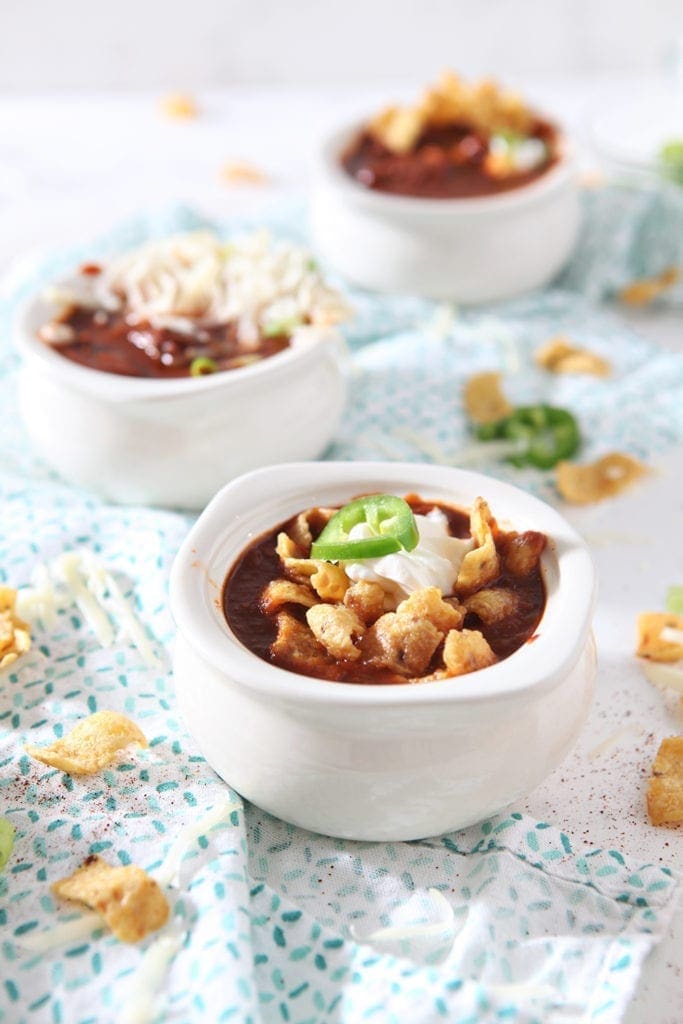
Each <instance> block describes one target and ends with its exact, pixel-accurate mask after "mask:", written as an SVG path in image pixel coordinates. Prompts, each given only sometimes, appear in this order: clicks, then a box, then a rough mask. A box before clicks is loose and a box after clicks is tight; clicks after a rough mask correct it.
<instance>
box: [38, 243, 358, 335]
mask: <svg viewBox="0 0 683 1024" xmlns="http://www.w3.org/2000/svg"><path fill="white" fill-rule="evenodd" d="M46 298H47V299H48V300H49V301H51V302H52V303H54V304H56V305H57V306H58V307H59V309H60V312H63V311H64V310H66V309H68V308H71V307H72V306H74V305H80V306H84V307H86V308H90V309H93V308H94V309H97V308H99V309H103V310H108V311H114V310H120V311H123V312H124V313H125V315H126V319H127V320H128V322H129V323H131V324H135V323H141V322H146V323H150V324H152V326H153V327H157V328H169V329H171V330H176V331H180V332H182V333H189V334H191V333H194V332H196V331H197V330H198V329H201V328H207V327H214V326H217V325H220V324H227V323H234V324H235V325H236V327H237V334H238V337H239V340H240V342H241V343H242V344H244V345H248V344H249V343H250V342H253V343H254V344H258V340H259V336H260V334H261V333H266V334H269V333H270V334H279V333H287V334H292V333H294V332H296V330H297V328H299V327H301V326H303V325H304V324H313V325H315V326H327V325H329V324H333V323H339V322H340V321H342V320H345V319H346V318H347V317H348V315H349V309H348V306H347V305H346V303H345V302H344V300H343V299H342V297H341V295H340V294H339V293H338V292H337V291H335V290H334V289H332V288H330V287H329V286H328V285H327V284H325V282H324V280H323V278H322V276H321V274H320V271H319V270H318V268H317V267H316V265H315V263H314V261H313V260H312V258H311V254H310V253H309V252H308V251H307V250H306V249H304V248H302V247H300V246H296V245H292V244H291V243H289V242H284V241H274V240H273V239H271V237H270V236H269V234H268V233H267V232H265V231H260V232H256V233H255V234H252V235H250V236H247V237H245V238H241V239H237V240H235V241H233V242H230V243H227V244H226V243H225V242H223V241H221V239H219V238H218V237H217V236H216V235H214V234H212V233H211V232H210V231H197V232H193V233H189V234H184V235H175V236H173V237H171V238H165V239H163V240H161V241H155V242H148V243H147V244H146V245H143V246H140V247H139V248H137V249H133V250H131V251H130V252H128V253H126V254H125V255H123V256H120V257H119V258H118V259H115V260H112V261H111V262H110V263H109V264H107V265H105V266H103V268H102V271H101V273H99V274H93V275H80V277H79V278H77V279H76V280H75V281H74V283H73V287H61V288H52V289H51V290H50V291H49V292H48V293H46Z"/></svg>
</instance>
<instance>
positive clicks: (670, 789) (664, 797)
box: [647, 736, 683, 825]
mask: <svg viewBox="0 0 683 1024" xmlns="http://www.w3.org/2000/svg"><path fill="white" fill-rule="evenodd" d="M647 811H648V814H649V815H650V821H651V822H652V824H653V825H668V824H673V823H674V822H678V821H683V736H669V737H667V739H665V740H662V742H661V744H660V747H659V750H658V751H657V756H656V758H655V760H654V764H653V765H652V777H651V778H650V782H649V784H648V787H647Z"/></svg>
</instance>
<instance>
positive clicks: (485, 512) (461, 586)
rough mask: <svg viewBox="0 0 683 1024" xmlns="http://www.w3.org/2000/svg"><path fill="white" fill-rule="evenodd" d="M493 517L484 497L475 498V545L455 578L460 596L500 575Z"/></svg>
mask: <svg viewBox="0 0 683 1024" xmlns="http://www.w3.org/2000/svg"><path fill="white" fill-rule="evenodd" d="M494 525H495V520H494V518H493V516H492V515H491V509H490V508H489V507H488V505H487V504H486V502H485V501H484V499H483V498H477V499H476V500H475V502H474V505H473V506H472V511H471V513H470V533H471V534H472V537H473V539H474V543H475V545H476V546H475V547H474V549H473V550H472V551H468V552H467V554H466V555H465V557H464V558H463V560H462V563H461V565H460V572H459V573H458V578H457V580H456V582H455V589H456V592H457V593H458V595H459V596H462V595H467V594H471V593H472V592H473V591H475V590H478V589H479V588H480V587H483V586H485V585H486V584H487V583H490V582H491V581H492V580H494V579H495V578H496V576H498V575H500V558H499V556H498V552H497V550H496V543H495V540H494V537H493V527H494Z"/></svg>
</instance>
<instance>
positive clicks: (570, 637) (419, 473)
mask: <svg viewBox="0 0 683 1024" xmlns="http://www.w3.org/2000/svg"><path fill="white" fill-rule="evenodd" d="M373 480H375V481H376V482H378V481H382V486H385V483H386V482H389V483H394V484H395V487H396V491H397V492H398V493H401V492H403V493H409V492H410V491H411V490H412V491H417V492H418V493H422V494H423V496H424V497H425V498H426V499H427V500H429V497H430V494H429V487H430V486H431V487H433V488H434V489H435V490H444V488H448V489H453V491H454V492H457V491H458V490H460V491H465V492H466V493H467V494H468V495H469V496H470V497H469V499H468V500H469V502H470V503H471V502H472V501H473V500H474V498H475V497H476V496H477V495H478V494H482V495H483V496H484V497H485V498H486V499H487V500H489V501H490V503H491V507H492V510H493V514H494V515H497V516H498V518H499V519H501V520H504V521H508V520H512V524H513V525H514V519H515V516H518V517H521V518H525V517H526V518H528V519H530V520H531V521H534V522H538V529H540V530H541V531H542V532H544V533H546V534H547V535H548V536H549V539H550V547H551V548H552V551H547V552H546V554H545V555H544V566H545V567H546V569H547V567H548V566H551V568H552V566H553V565H556V567H557V572H558V574H559V577H560V578H561V580H562V581H564V583H565V585H564V587H560V586H558V587H557V589H556V591H555V592H553V593H547V594H546V607H545V610H544V613H543V616H542V618H541V622H540V623H539V629H538V630H537V633H536V634H535V635H534V640H533V642H529V641H528V642H527V643H526V644H524V645H523V646H522V647H521V648H520V649H519V650H517V651H516V652H515V653H514V654H512V655H511V656H510V657H508V658H506V659H504V660H503V661H500V662H498V663H496V664H495V665H493V666H491V667H489V668H486V669H481V670H479V671H477V672H473V673H469V674H468V675H464V676H458V677H453V678H447V679H441V680H436V681H432V682H426V683H416V684H414V685H398V684H397V685H382V684H363V685H360V684H351V683H345V682H335V681H330V680H320V679H317V678H314V677H310V676H304V675H300V674H298V673H296V672H292V671H289V670H287V669H283V668H280V667H278V666H276V665H271V664H269V663H268V662H266V661H264V660H262V659H261V658H259V657H258V656H257V655H256V654H254V653H253V652H252V651H250V650H249V649H248V648H246V647H245V646H244V645H243V644H242V643H241V641H239V640H238V639H237V638H236V636H235V635H234V634H233V633H232V631H231V630H230V628H229V626H228V625H227V623H226V622H225V620H224V618H223V616H222V593H223V585H224V580H222V581H221V586H220V593H221V602H220V608H221V612H220V617H221V620H222V621H221V623H220V625H219V622H218V616H217V615H214V616H213V617H212V615H211V614H210V612H209V603H210V602H211V603H212V604H213V606H214V608H215V607H217V604H216V595H215V591H214V593H213V594H209V593H208V589H207V586H208V585H207V582H206V578H207V576H208V566H209V565H210V562H211V552H212V551H214V552H215V550H216V548H217V546H218V544H219V542H220V538H221V536H223V537H224V536H225V534H226V530H227V528H228V527H226V524H228V523H229V521H230V517H231V515H232V516H233V518H234V521H235V522H236V523H238V524H239V526H240V528H241V529H243V530H244V533H243V534H242V538H243V539H242V542H241V544H239V546H238V545H234V550H232V549H231V552H230V559H229V567H232V566H233V565H234V563H235V560H236V559H237V558H238V557H239V555H240V554H241V552H243V551H244V550H245V548H246V547H247V546H248V544H249V543H251V541H252V540H253V539H254V537H255V536H258V535H261V534H262V533H263V532H265V531H264V530H261V529H259V530H257V531H254V532H252V533H251V534H249V529H248V524H249V507H248V505H249V500H251V501H252V503H256V504H255V507H256V508H258V507H259V506H258V503H259V502H260V503H261V505H260V507H261V508H263V504H264V502H266V503H267V496H268V494H278V495H282V494H283V493H285V492H286V491H288V489H289V491H291V504H292V508H291V512H290V513H289V514H290V515H294V514H296V512H297V511H300V510H301V509H303V508H305V507H307V505H311V504H315V502H316V496H315V492H316V487H318V488H321V487H326V486H332V487H334V488H336V487H337V486H338V487H339V489H340V490H345V491H347V492H348V494H349V498H350V497H351V496H352V495H353V494H357V493H362V491H363V489H364V488H367V487H368V486H372V481H373ZM375 486H377V483H375ZM306 495H307V496H308V498H307V497H306ZM250 496H251V497H250ZM288 500H289V499H288ZM453 500H454V503H455V504H462V503H463V502H462V500H457V499H456V498H455V496H454V499H453ZM284 518H285V517H282V518H280V517H278V521H279V522H281V521H283V519H284ZM276 525H277V523H273V524H272V527H271V528H273V527H274V526H276ZM527 528H529V527H527ZM198 568H205V569H206V572H203V573H200V572H197V569H198ZM192 570H194V572H193V571H192ZM214 586H216V585H215V584H214ZM595 592H596V574H595V568H594V565H593V561H592V558H591V556H590V553H589V551H588V547H587V545H586V544H585V542H584V541H583V540H582V538H581V537H580V536H579V534H578V533H577V532H576V531H575V530H574V528H573V527H572V526H570V524H569V523H568V522H567V521H566V520H565V519H564V517H563V516H562V515H561V514H560V513H559V512H557V511H556V510H555V509H554V508H552V507H551V506H550V505H547V504H546V503H545V502H543V501H541V500H540V499H539V498H536V497H535V496H533V495H531V494H530V493H529V492H526V491H523V490H520V489H519V488H517V487H515V486H514V485H512V484H508V483H505V482H503V481H500V480H497V479H495V478H494V477H488V476H486V475H484V474H482V473H475V472H473V471H471V470H463V469H460V468H457V467H446V466H439V465H435V464H431V463H402V462H314V463H284V464H279V465H275V466H267V467H264V468H261V469H257V470H254V471H252V472H250V473H246V474H244V475H243V476H241V477H238V478H237V479H235V480H233V481H232V482H230V483H228V484H227V485H226V486H225V487H223V488H222V490H220V491H219V492H218V493H217V494H216V495H215V496H214V498H213V499H212V500H211V502H210V503H209V504H208V505H207V507H206V508H205V510H204V511H203V512H202V514H201V515H200V517H199V519H198V520H197V521H196V522H195V524H194V525H193V526H192V528H191V530H190V532H189V533H188V535H187V537H186V538H185V540H184V541H183V543H182V545H181V547H180V549H179V551H178V553H177V555H176V558H175V560H174V563H173V566H172V569H171V575H170V606H171V612H172V615H173V618H174V620H175V623H176V626H177V628H178V631H179V633H180V634H182V636H183V637H184V639H185V640H186V641H187V642H188V643H189V644H190V646H191V647H192V648H194V650H195V651H196V652H197V653H199V655H200V656H201V658H202V659H203V660H205V661H206V662H208V663H209V664H210V665H212V666H213V667H214V669H216V670H218V672H219V673H221V674H223V675H224V676H225V680H226V684H227V683H228V682H232V684H233V685H237V686H239V687H241V688H244V689H247V690H250V691H252V692H254V693H255V694H259V695H261V696H262V697H268V698H269V699H275V700H281V701H282V700H285V701H289V702H295V703H298V704H304V705H310V706H319V705H334V706H337V707H375V706H384V707H386V706H392V707H406V706H418V705H431V704H434V703H437V704H439V703H442V704H443V703H448V704H451V703H457V704H460V703H462V704H472V703H474V704H476V703H482V702H483V703H486V702H488V703H491V702H493V701H495V702H504V701H505V700H506V699H508V700H509V699H515V698H520V697H522V698H524V697H525V696H526V697H530V696H531V695H532V694H539V693H541V692H544V691H545V690H547V689H550V688H552V687H553V686H554V685H555V684H556V683H557V682H559V681H560V680H561V679H563V678H565V676H566V674H567V672H568V671H569V670H570V669H571V667H572V666H573V664H574V663H575V662H576V660H577V659H578V657H579V656H580V654H581V651H582V650H583V647H584V646H585V643H586V642H587V639H588V634H589V632H590V623H591V617H592V613H593V608H594V603H595ZM541 626H543V629H541V628H540V627H541ZM226 639H227V641H228V642H227V643H226Z"/></svg>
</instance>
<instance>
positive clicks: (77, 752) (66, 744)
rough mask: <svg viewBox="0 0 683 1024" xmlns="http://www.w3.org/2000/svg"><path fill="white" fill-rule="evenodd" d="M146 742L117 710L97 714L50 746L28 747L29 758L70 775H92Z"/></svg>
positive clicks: (137, 730) (132, 724) (138, 731)
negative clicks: (118, 755) (131, 747)
mask: <svg viewBox="0 0 683 1024" xmlns="http://www.w3.org/2000/svg"><path fill="white" fill-rule="evenodd" d="M132 743H136V744H137V745H138V746H140V747H146V746H147V740H146V739H145V737H144V735H143V734H142V732H140V730H139V729H138V727H137V725H135V723H134V722H131V720H130V719H129V718H126V716H125V715H120V714H119V713H118V712H117V711H96V712H95V714H94V715H89V717H88V718H83V719H81V721H80V722H79V723H78V724H77V725H76V726H75V727H74V728H73V729H72V730H71V732H68V733H67V734H66V736H63V737H62V738H61V739H59V740H57V741H56V742H55V743H52V744H51V745H50V746H49V747H32V746H27V747H26V752H27V754H28V755H29V756H30V757H35V758H36V760H38V761H42V762H43V764H48V765H50V766H51V767H52V768H59V770H60V771H63V772H68V774H69V775H92V774H93V773H94V772H98V771H100V770H101V769H102V768H106V767H107V765H109V764H111V763H112V761H113V760H114V759H115V757H116V754H117V753H118V751H119V750H123V749H124V747H128V746H130V745H131V744H132Z"/></svg>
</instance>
